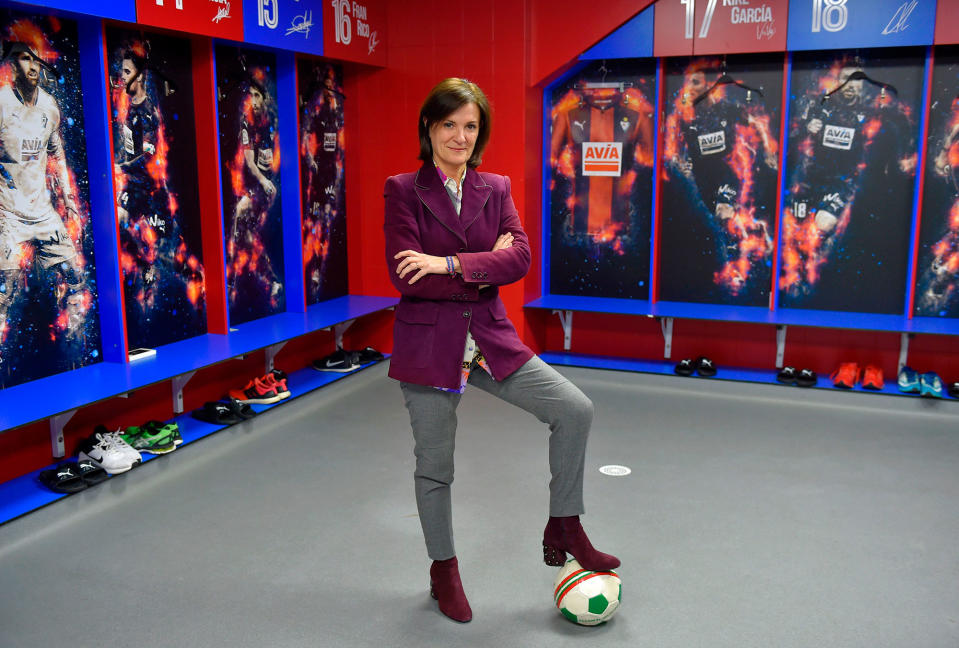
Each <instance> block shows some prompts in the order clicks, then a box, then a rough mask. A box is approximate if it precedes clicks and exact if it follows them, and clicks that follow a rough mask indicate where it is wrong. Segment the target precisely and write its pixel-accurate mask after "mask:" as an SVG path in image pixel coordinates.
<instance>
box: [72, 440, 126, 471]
mask: <svg viewBox="0 0 959 648" xmlns="http://www.w3.org/2000/svg"><path fill="white" fill-rule="evenodd" d="M77 458H78V459H79V460H80V461H83V460H85V459H89V460H90V461H92V462H93V463H94V465H96V466H99V467H100V468H103V469H104V470H105V471H107V472H108V473H110V474H111V475H116V474H119V473H123V472H126V471H128V470H130V469H131V468H133V466H134V465H135V463H134V461H133V460H132V458H131V457H130V455H129V454H128V453H126V452H124V451H123V450H122V449H121V448H119V447H118V446H117V445H116V443H114V440H113V437H112V436H111V435H110V434H109V433H108V432H107V433H102V432H99V431H96V432H94V433H93V435H92V436H90V438H88V439H84V440H83V441H82V442H81V443H80V452H79V454H78V455H77Z"/></svg>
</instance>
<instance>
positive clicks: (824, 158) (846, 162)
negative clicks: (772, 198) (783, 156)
mask: <svg viewBox="0 0 959 648" xmlns="http://www.w3.org/2000/svg"><path fill="white" fill-rule="evenodd" d="M875 75H876V77H877V78H876V80H875V82H869V86H870V87H869V89H868V90H867V88H866V86H865V83H867V80H866V79H865V78H864V77H866V76H868V75H866V74H865V71H864V69H863V65H862V62H861V61H860V60H858V57H857V58H856V59H853V58H850V57H842V58H840V59H838V60H835V61H834V62H833V63H832V65H831V66H830V67H829V68H828V69H826V70H820V71H819V73H818V74H814V78H815V79H816V80H815V82H811V83H809V87H808V88H807V89H806V93H805V94H804V95H803V94H802V90H801V89H800V92H798V93H797V95H798V96H799V99H798V100H797V103H796V105H794V108H793V110H794V116H793V119H792V120H791V128H790V141H791V144H790V162H791V171H790V176H789V179H788V194H787V196H786V202H785V207H784V210H783V235H782V236H783V243H782V262H781V264H782V267H781V270H780V275H779V289H780V291H782V293H783V295H784V303H783V305H798V304H800V303H803V298H805V297H807V296H812V295H815V293H816V291H817V290H818V288H819V286H817V284H819V282H820V279H821V275H822V273H823V271H824V270H825V269H826V268H825V267H824V266H828V265H829V262H830V257H831V255H832V254H833V253H834V252H835V251H837V250H840V249H841V250H842V251H843V252H844V256H845V259H846V262H847V263H849V264H850V265H856V257H857V256H858V257H865V256H868V257H871V258H872V259H873V261H872V263H873V265H874V266H875V267H876V268H877V269H878V268H880V267H881V266H883V264H885V266H886V268H887V269H888V268H891V267H892V266H893V264H892V263H891V261H892V258H891V257H887V256H886V255H885V254H884V253H880V252H879V251H877V250H878V247H879V244H878V243H875V242H874V241H875V240H876V239H877V238H885V239H896V238H897V235H894V234H893V233H892V232H891V231H889V228H890V227H891V226H892V223H894V222H895V219H896V218H899V217H902V218H905V219H906V220H908V214H906V215H905V216H903V215H901V214H898V213H897V212H898V211H902V210H897V209H896V207H895V204H896V202H897V201H896V199H895V198H892V199H890V200H886V199H884V198H883V195H884V194H886V193H887V192H891V191H893V189H894V188H895V190H896V193H897V194H898V197H899V198H900V199H902V198H905V200H904V201H903V206H904V207H905V209H906V211H908V209H909V207H911V200H910V199H908V197H905V192H906V189H907V188H908V187H909V186H910V185H909V184H906V183H903V182H901V180H903V179H905V180H909V181H910V182H911V178H912V177H913V176H914V174H915V168H916V157H917V156H916V135H917V134H916V132H915V131H916V129H915V124H914V120H913V118H912V114H913V111H912V109H911V108H910V106H909V105H908V104H907V102H906V101H901V100H900V99H899V97H898V96H897V94H896V90H895V88H894V87H893V86H892V85H890V84H887V83H885V82H883V81H880V80H879V79H881V78H882V75H883V72H882V71H878V72H876V73H875ZM870 78H871V77H870ZM857 214H858V215H859V220H860V221H861V223H860V226H859V231H858V232H857V235H856V236H850V237H849V239H850V241H853V240H855V245H854V246H852V247H850V246H848V245H846V244H844V243H843V240H844V238H845V237H846V231H847V229H849V228H850V225H851V224H853V222H854V221H855V219H856V217H857ZM881 219H887V220H888V223H889V224H887V226H886V228H885V231H881V230H882V225H881V224H880V223H879V221H880V220H881ZM867 220H868V221H869V222H867ZM869 230H872V231H871V232H870V231H869ZM903 234H904V235H906V236H908V234H907V233H906V232H903ZM870 246H872V247H873V249H872V250H869V248H870ZM835 265H837V266H840V267H841V265H842V263H841V262H839V263H836V264H835ZM865 273H866V270H865V269H864V270H857V271H856V272H855V273H851V272H850V273H847V274H859V275H862V274H865ZM877 280H879V276H878V275H877V274H876V275H874V276H873V283H875V282H876V281H877ZM880 281H881V280H880ZM864 282H865V283H868V282H869V280H868V279H864ZM839 292H840V293H845V294H843V295H841V296H840V298H839V299H834V300H831V303H828V304H817V305H816V307H820V308H823V307H826V308H831V309H837V310H844V309H846V308H845V307H846V306H847V305H850V304H851V301H850V300H851V299H852V298H853V297H854V296H855V293H856V292H858V291H857V290H856V288H855V287H854V286H853V285H847V286H845V287H844V288H843V289H842V290H840V291H839ZM890 292H891V287H890ZM837 302H841V303H837ZM807 303H808V302H807ZM873 303H874V304H878V302H875V301H874V302H873ZM850 307H851V308H852V309H854V310H857V309H865V308H869V309H870V310H877V311H881V310H888V311H889V312H894V311H895V310H897V309H901V300H900V301H899V303H898V304H897V303H895V300H893V301H892V302H891V303H890V305H889V306H886V307H882V306H879V305H871V306H850Z"/></svg>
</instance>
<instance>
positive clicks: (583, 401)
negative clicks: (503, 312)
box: [400, 356, 593, 560]
mask: <svg viewBox="0 0 959 648" xmlns="http://www.w3.org/2000/svg"><path fill="white" fill-rule="evenodd" d="M469 384H470V385H472V386H473V387H479V388H480V389H482V390H483V391H486V392H489V393H490V394H493V395H494V396H497V397H499V398H501V399H502V400H504V401H506V402H507V403H512V404H513V405H516V406H517V407H520V408H522V409H524V410H526V411H527V412H529V413H531V414H533V415H534V416H535V417H536V418H538V419H539V420H540V421H542V422H543V423H546V424H547V425H549V470H550V475H551V479H550V482H549V495H550V497H549V514H550V515H555V516H569V515H580V514H582V513H583V510H584V509H583V466H584V464H585V459H586V439H587V437H588V436H589V427H590V424H591V423H592V421H593V403H592V401H590V400H589V398H587V397H586V395H585V394H583V392H581V391H580V390H579V388H578V387H576V385H574V384H573V383H571V382H570V381H569V380H567V379H566V378H564V377H563V376H562V375H561V374H560V373H559V372H557V371H556V370H555V369H553V368H552V367H550V366H549V365H548V364H546V363H545V362H543V361H542V360H540V358H539V357H538V356H533V357H532V358H530V360H529V361H528V362H526V364H524V365H523V366H522V367H520V368H519V369H517V370H516V371H515V372H514V373H513V374H512V375H511V376H509V377H508V378H506V379H505V380H503V381H501V382H497V381H495V380H493V379H492V377H490V375H489V374H488V373H486V371H485V370H483V369H482V368H480V367H477V366H474V367H473V370H472V371H471V372H470V377H469ZM400 387H401V388H402V390H403V396H404V398H405V399H406V408H407V409H408V410H409V412H410V425H411V426H412V428H413V442H414V448H413V453H414V454H415V456H416V470H415V472H414V473H413V484H414V488H415V491H416V506H417V509H418V510H419V516H420V523H421V524H422V526H423V536H424V538H425V539H426V551H427V553H428V554H429V557H430V558H431V559H433V560H446V559H447V558H452V557H453V556H455V555H456V550H455V549H454V546H453V512H452V504H451V497H450V485H451V484H452V483H453V449H454V447H455V444H456V443H455V442H456V407H457V405H459V402H460V399H461V398H462V395H461V394H454V393H450V392H444V391H440V390H439V389H436V388H434V387H426V386H423V385H415V384H412V383H405V382H404V383H400Z"/></svg>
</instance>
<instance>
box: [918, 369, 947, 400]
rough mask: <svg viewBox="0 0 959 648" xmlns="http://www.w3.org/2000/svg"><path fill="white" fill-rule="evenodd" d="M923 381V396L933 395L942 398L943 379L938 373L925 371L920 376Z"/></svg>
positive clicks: (921, 381)
mask: <svg viewBox="0 0 959 648" xmlns="http://www.w3.org/2000/svg"><path fill="white" fill-rule="evenodd" d="M919 380H920V383H921V390H922V391H921V395H922V396H932V397H933V398H942V397H943V395H944V391H945V390H944V389H943V387H942V379H941V378H939V376H937V375H936V374H934V373H932V372H931V371H930V372H929V373H924V374H922V376H921V377H920V379H919Z"/></svg>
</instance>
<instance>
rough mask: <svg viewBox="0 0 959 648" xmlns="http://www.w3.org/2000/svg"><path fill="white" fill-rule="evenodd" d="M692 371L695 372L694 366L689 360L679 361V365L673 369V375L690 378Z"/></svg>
mask: <svg viewBox="0 0 959 648" xmlns="http://www.w3.org/2000/svg"><path fill="white" fill-rule="evenodd" d="M694 371H696V365H695V364H694V362H693V360H692V359H691V358H686V359H684V360H680V361H679V363H678V364H677V365H676V366H675V367H673V373H676V374H679V375H680V376H692V375H693V372H694Z"/></svg>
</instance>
